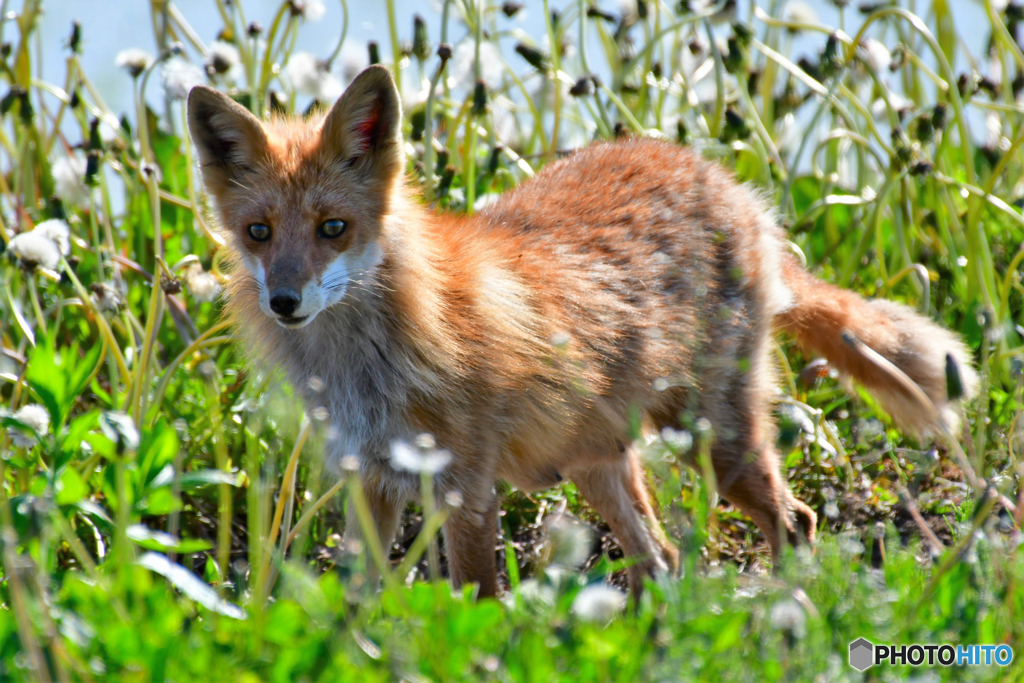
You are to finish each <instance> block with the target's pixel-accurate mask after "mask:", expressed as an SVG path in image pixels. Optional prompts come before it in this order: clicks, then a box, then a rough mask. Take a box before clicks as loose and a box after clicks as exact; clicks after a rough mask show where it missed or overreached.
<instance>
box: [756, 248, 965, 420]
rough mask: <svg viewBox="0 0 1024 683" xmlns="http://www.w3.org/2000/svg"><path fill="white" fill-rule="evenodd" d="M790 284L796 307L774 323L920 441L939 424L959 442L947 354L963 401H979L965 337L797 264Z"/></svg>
mask: <svg viewBox="0 0 1024 683" xmlns="http://www.w3.org/2000/svg"><path fill="white" fill-rule="evenodd" d="M783 278H784V279H785V282H786V284H787V285H788V287H789V288H790V290H791V291H792V293H793V305H792V307H790V308H789V309H788V310H786V311H784V312H783V313H781V314H779V315H777V316H776V317H775V326H776V328H777V329H780V330H784V331H786V332H789V333H790V334H792V335H793V336H794V337H796V340H797V343H798V344H799V346H800V347H801V348H802V349H804V350H805V351H810V352H813V353H819V354H821V355H823V356H825V358H827V359H828V361H829V363H831V364H832V366H834V367H835V368H836V369H837V370H839V372H840V373H841V374H842V375H844V376H845V377H847V378H852V379H854V380H856V381H857V382H859V383H860V384H862V385H864V386H865V387H866V388H867V389H868V390H869V391H870V392H871V393H872V394H874V395H875V397H876V398H877V399H878V400H879V402H880V403H881V404H882V407H883V408H885V410H886V411H887V412H888V413H889V414H890V415H891V416H892V418H893V419H894V420H895V421H896V422H897V424H899V426H900V427H901V428H903V429H905V430H907V431H910V432H912V433H914V434H916V435H918V436H927V435H932V434H936V433H937V432H938V431H939V430H940V427H939V425H938V424H936V421H937V419H938V420H941V422H942V423H943V424H944V425H945V427H946V428H948V429H949V430H950V431H951V432H952V433H953V434H957V431H958V428H959V423H960V415H959V411H958V410H957V405H956V401H955V400H954V401H951V400H950V399H949V396H948V393H947V379H946V375H947V372H946V365H947V360H946V356H947V354H948V355H950V356H952V358H953V360H954V361H955V363H956V366H957V368H958V369H959V375H960V380H961V384H962V386H963V399H965V400H966V399H970V398H971V397H973V396H974V394H975V391H976V390H977V385H978V375H977V373H976V372H975V370H974V364H973V362H972V360H971V354H970V351H968V349H967V347H966V346H965V345H964V343H963V341H962V340H961V339H960V337H959V336H958V335H956V334H954V333H953V332H950V331H949V330H947V329H945V328H943V327H940V326H939V325H937V324H935V323H933V322H932V321H930V320H928V319H927V318H925V317H924V316H922V315H920V314H918V313H915V312H914V311H912V310H911V309H909V308H907V307H906V306H903V305H901V304H897V303H894V302H892V301H885V300H881V299H878V300H874V301H867V300H865V299H863V298H861V297H860V296H858V295H857V294H854V293H853V292H850V291H847V290H844V289H840V288H838V287H835V286H833V285H830V284H828V283H826V282H822V281H821V280H819V279H817V278H815V277H814V276H812V275H811V274H810V273H808V272H807V271H806V270H804V269H803V268H802V267H801V266H800V264H799V263H798V262H797V261H796V259H795V258H793V257H791V256H787V257H785V258H784V263H783ZM858 340H859V342H861V343H862V344H863V345H866V346H867V347H868V349H864V348H863V346H860V345H859V344H857V341H858ZM871 350H873V351H874V352H875V353H872V352H871ZM879 355H880V356H881V358H878V356H879ZM883 359H884V360H883ZM886 361H888V363H891V364H892V365H895V366H896V367H897V368H899V369H900V370H902V371H903V372H904V373H905V374H906V375H907V377H909V378H910V379H911V380H913V382H915V383H916V384H917V386H918V387H920V389H921V391H923V392H924V394H925V395H926V396H927V397H928V398H929V399H931V402H932V403H933V404H934V406H935V408H936V410H937V411H938V415H936V414H935V413H934V412H933V411H929V410H926V409H925V406H926V403H925V402H923V401H922V400H921V399H920V398H919V396H920V395H919V394H917V397H915V393H916V390H915V388H914V387H913V386H912V385H910V386H908V384H907V383H906V382H905V380H904V381H903V382H902V383H901V382H900V381H899V378H898V377H897V375H898V374H899V373H894V372H893V371H892V369H891V367H889V366H888V363H886ZM922 404H925V405H922Z"/></svg>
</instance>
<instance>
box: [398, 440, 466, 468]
mask: <svg viewBox="0 0 1024 683" xmlns="http://www.w3.org/2000/svg"><path fill="white" fill-rule="evenodd" d="M451 459H452V456H451V453H449V452H448V451H443V450H436V449H425V448H417V447H416V446H413V445H411V444H409V443H408V442H406V441H401V440H396V441H393V442H391V466H392V467H394V468H395V469H396V470H404V471H406V472H417V473H426V474H437V473H438V472H440V471H441V470H443V469H444V468H445V466H446V465H447V464H448V463H449V462H450V461H451Z"/></svg>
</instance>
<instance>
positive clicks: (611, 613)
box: [572, 584, 626, 623]
mask: <svg viewBox="0 0 1024 683" xmlns="http://www.w3.org/2000/svg"><path fill="white" fill-rule="evenodd" d="M625 608H626V594H625V593H623V592H622V591H619V590H617V589H615V588H612V587H611V586H608V585H605V584H598V585H595V586H587V587H586V588H584V589H583V590H581V591H580V592H579V593H578V594H577V595H576V599H575V600H573V601H572V612H573V614H575V615H576V616H577V618H579V619H580V620H581V621H590V622H595V623H607V622H609V621H611V620H612V619H613V618H614V617H615V616H616V615H618V614H619V613H620V612H622V610H623V609H625Z"/></svg>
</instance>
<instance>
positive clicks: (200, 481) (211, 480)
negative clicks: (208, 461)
mask: <svg viewBox="0 0 1024 683" xmlns="http://www.w3.org/2000/svg"><path fill="white" fill-rule="evenodd" d="M178 481H179V482H180V483H181V487H182V488H183V489H186V490H193V489H198V488H202V487H204V486H210V485H212V484H230V485H231V486H240V485H241V483H242V477H241V475H240V474H239V473H237V472H224V471H222V470H195V471H193V472H185V473H184V474H182V475H181V476H180V477H179V478H178Z"/></svg>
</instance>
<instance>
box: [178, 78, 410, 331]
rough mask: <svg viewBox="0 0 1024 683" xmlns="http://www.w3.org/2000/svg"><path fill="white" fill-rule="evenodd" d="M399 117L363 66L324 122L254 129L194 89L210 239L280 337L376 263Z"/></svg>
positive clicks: (388, 81) (193, 129) (238, 110)
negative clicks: (220, 234) (237, 268)
mask: <svg viewBox="0 0 1024 683" xmlns="http://www.w3.org/2000/svg"><path fill="white" fill-rule="evenodd" d="M401 121H402V110H401V104H400V100H399V96H398V91H397V90H396V88H395V84H394V81H393V80H392V78H391V74H390V73H389V72H388V70H387V69H385V68H384V67H382V66H371V67H370V68H368V69H366V70H365V71H363V72H362V73H361V74H359V76H357V77H356V79H355V80H354V81H352V84H351V85H350V86H349V87H348V89H347V90H346V91H345V93H344V94H343V95H342V96H341V98H340V99H339V100H338V101H337V103H335V105H334V106H333V107H332V108H331V110H330V111H329V112H328V113H327V114H326V116H321V117H317V118H313V119H310V120H309V121H298V120H288V119H277V120H271V121H267V122H261V121H260V120H259V119H257V118H256V117H255V116H253V115H252V114H250V113H249V111H248V110H246V109H245V108H244V107H242V106H241V105H239V104H238V103H236V102H235V101H234V100H232V99H231V98H229V97H228V96H227V95H224V94H223V93H220V92H218V91H216V90H213V89H211V88H207V87H205V86H196V87H195V88H193V89H192V92H191V93H189V98H188V127H189V131H190V133H191V135H192V140H193V142H194V143H195V145H196V148H197V149H198V151H199V162H200V166H201V169H202V176H203V182H204V183H205V185H206V189H207V191H208V192H209V193H210V195H211V197H212V198H213V200H214V205H215V207H216V210H217V213H218V214H219V218H220V224H221V229H222V230H223V231H224V233H226V237H227V239H228V242H229V244H230V245H231V247H232V248H233V249H234V250H235V251H236V252H237V253H238V254H239V255H240V256H241V262H242V264H243V265H244V270H245V271H247V272H239V273H237V276H238V277H243V278H244V277H248V278H251V281H249V282H247V283H246V284H247V285H252V287H254V288H255V289H256V290H257V291H258V293H259V303H260V308H261V309H262V311H263V312H264V313H265V314H266V315H268V316H270V317H271V318H273V319H274V320H276V321H277V323H278V324H280V325H282V326H284V327H286V328H298V327H302V326H304V325H308V324H309V323H310V322H312V320H313V319H314V318H315V317H316V316H317V315H318V314H319V313H320V312H321V311H323V310H324V309H326V308H328V307H330V306H333V305H335V304H337V303H339V302H341V301H342V299H343V298H344V297H345V293H346V291H347V290H348V289H349V288H350V286H351V285H353V284H354V283H357V282H359V281H360V280H361V279H362V278H364V277H366V275H367V274H368V273H370V272H372V271H373V270H374V269H375V268H376V267H377V265H378V264H379V263H380V260H381V258H382V255H381V248H380V244H379V237H380V232H381V226H382V223H383V219H384V216H385V215H386V214H387V211H388V199H389V195H390V194H391V191H392V188H393V187H394V185H395V184H396V182H397V180H398V177H399V175H400V174H401V173H402V167H403V165H404V158H403V152H402V138H401Z"/></svg>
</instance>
